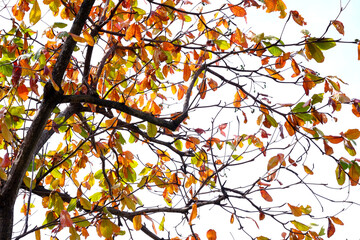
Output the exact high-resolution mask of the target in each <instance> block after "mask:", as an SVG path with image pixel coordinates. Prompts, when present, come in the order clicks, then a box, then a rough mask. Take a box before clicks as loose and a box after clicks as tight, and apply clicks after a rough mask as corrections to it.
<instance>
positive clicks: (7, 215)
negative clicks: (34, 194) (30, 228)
mask: <svg viewBox="0 0 360 240" xmlns="http://www.w3.org/2000/svg"><path fill="white" fill-rule="evenodd" d="M14 200H15V199H14ZM14 200H12V199H3V198H0V240H10V239H11V234H12V229H13V218H14V216H13V212H14V204H15V201H14Z"/></svg>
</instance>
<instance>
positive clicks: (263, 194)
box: [260, 189, 273, 202]
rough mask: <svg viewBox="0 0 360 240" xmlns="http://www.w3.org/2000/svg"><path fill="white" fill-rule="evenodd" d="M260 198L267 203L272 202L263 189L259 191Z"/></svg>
mask: <svg viewBox="0 0 360 240" xmlns="http://www.w3.org/2000/svg"><path fill="white" fill-rule="evenodd" d="M260 193H261V196H262V197H263V198H264V199H265V200H266V201H268V202H272V201H273V199H272V197H271V196H270V194H269V193H268V192H267V191H266V190H265V189H260Z"/></svg>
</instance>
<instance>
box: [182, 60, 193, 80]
mask: <svg viewBox="0 0 360 240" xmlns="http://www.w3.org/2000/svg"><path fill="white" fill-rule="evenodd" d="M190 75H191V70H190V67H189V64H188V63H185V64H184V75H183V79H184V81H185V82H187V81H188V80H189V78H190Z"/></svg>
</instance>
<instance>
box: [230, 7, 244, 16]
mask: <svg viewBox="0 0 360 240" xmlns="http://www.w3.org/2000/svg"><path fill="white" fill-rule="evenodd" d="M228 6H229V7H230V10H231V12H232V13H233V14H234V15H235V16H237V17H245V15H246V10H245V9H244V8H242V7H240V6H235V5H233V4H228Z"/></svg>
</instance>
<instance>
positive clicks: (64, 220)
mask: <svg viewBox="0 0 360 240" xmlns="http://www.w3.org/2000/svg"><path fill="white" fill-rule="evenodd" d="M60 225H61V227H71V226H72V225H73V221H72V220H71V217H70V214H69V213H68V211H66V210H62V211H61V212H60Z"/></svg>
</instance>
